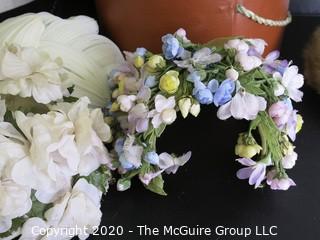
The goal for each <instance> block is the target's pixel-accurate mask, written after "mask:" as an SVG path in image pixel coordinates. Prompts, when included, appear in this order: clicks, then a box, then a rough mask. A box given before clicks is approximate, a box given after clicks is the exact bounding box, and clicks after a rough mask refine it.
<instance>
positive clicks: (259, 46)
mask: <svg viewBox="0 0 320 240" xmlns="http://www.w3.org/2000/svg"><path fill="white" fill-rule="evenodd" d="M247 42H249V43H250V44H251V45H252V46H250V45H249V44H248V43H247ZM265 44H266V43H265V41H264V40H262V39H243V40H242V39H231V40H229V41H228V42H227V43H226V44H225V45H224V48H225V49H235V50H236V52H237V54H236V57H235V59H236V60H237V61H238V62H239V63H240V65H241V66H242V68H243V70H245V71H250V70H252V69H254V68H257V67H259V66H260V65H261V64H262V60H261V59H260V56H261V54H262V53H263V51H264V48H265ZM252 48H253V49H254V53H253V54H250V55H249V52H250V49H252Z"/></svg>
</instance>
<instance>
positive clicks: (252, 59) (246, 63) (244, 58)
mask: <svg viewBox="0 0 320 240" xmlns="http://www.w3.org/2000/svg"><path fill="white" fill-rule="evenodd" d="M235 59H236V60H237V61H238V62H239V63H240V65H241V67H243V70H245V71H251V70H252V69H254V68H257V67H259V66H260V65H261V64H262V60H261V59H260V58H259V57H256V56H249V55H248V54H247V53H243V52H239V53H238V54H237V55H236V57H235Z"/></svg>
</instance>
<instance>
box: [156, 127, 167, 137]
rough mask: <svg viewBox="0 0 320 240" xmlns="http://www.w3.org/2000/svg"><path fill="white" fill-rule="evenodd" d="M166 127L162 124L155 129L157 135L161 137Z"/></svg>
mask: <svg viewBox="0 0 320 240" xmlns="http://www.w3.org/2000/svg"><path fill="white" fill-rule="evenodd" d="M165 129H166V125H165V124H161V125H160V126H159V127H158V128H156V129H155V133H156V136H157V137H160V136H161V134H162V133H163V131H164V130H165Z"/></svg>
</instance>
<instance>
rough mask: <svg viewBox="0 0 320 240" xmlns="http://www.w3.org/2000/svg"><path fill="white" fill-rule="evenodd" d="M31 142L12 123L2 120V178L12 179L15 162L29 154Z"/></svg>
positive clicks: (0, 168)
mask: <svg viewBox="0 0 320 240" xmlns="http://www.w3.org/2000/svg"><path fill="white" fill-rule="evenodd" d="M28 149H29V144H28V143H27V141H26V139H24V137H23V136H22V135H21V134H20V133H19V132H18V131H17V130H16V129H15V128H14V126H13V125H12V124H11V123H7V122H0V152H1V154H0V179H10V178H11V169H12V167H13V166H14V164H15V163H16V162H18V161H20V160H21V159H23V158H25V157H27V156H28Z"/></svg>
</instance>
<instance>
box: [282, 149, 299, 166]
mask: <svg viewBox="0 0 320 240" xmlns="http://www.w3.org/2000/svg"><path fill="white" fill-rule="evenodd" d="M297 159H298V154H297V153H296V152H294V151H293V150H292V151H291V152H289V153H288V154H287V155H286V156H285V157H284V158H283V159H282V165H283V167H284V168H285V169H292V168H293V167H294V166H295V165H296V161H297Z"/></svg>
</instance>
